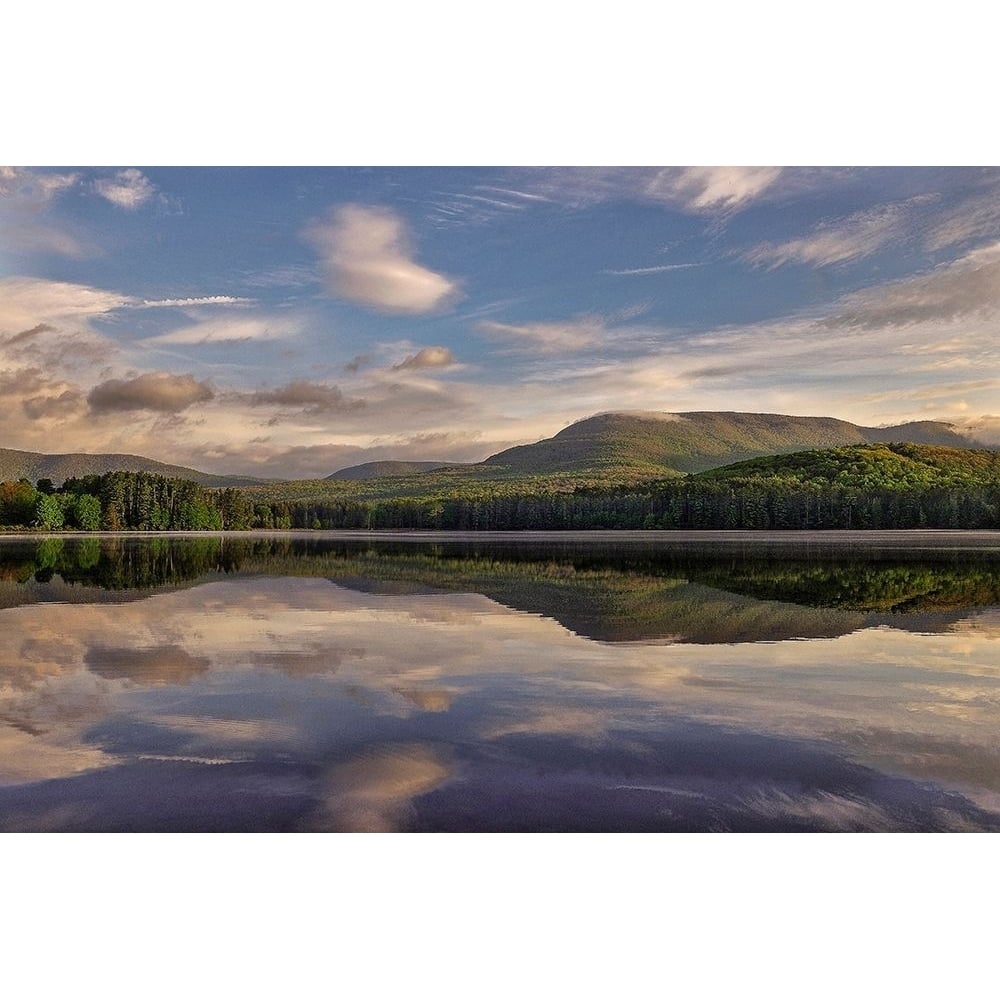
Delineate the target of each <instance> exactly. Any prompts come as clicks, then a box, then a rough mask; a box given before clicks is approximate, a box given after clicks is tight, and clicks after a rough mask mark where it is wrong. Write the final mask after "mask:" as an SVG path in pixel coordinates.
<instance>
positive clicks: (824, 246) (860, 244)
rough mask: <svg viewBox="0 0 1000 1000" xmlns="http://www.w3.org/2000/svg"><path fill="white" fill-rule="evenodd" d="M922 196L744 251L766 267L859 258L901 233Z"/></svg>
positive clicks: (820, 264) (747, 257)
mask: <svg viewBox="0 0 1000 1000" xmlns="http://www.w3.org/2000/svg"><path fill="white" fill-rule="evenodd" d="M923 200H924V199H915V200H914V201H911V202H905V203H897V204H891V205H880V206H879V207H877V208H873V209H869V210H867V211H863V212H855V213H854V214H853V215H849V216H847V217H846V218H843V219H836V220H833V221H828V222H824V223H822V224H821V225H819V226H817V227H816V228H815V229H814V230H813V231H812V232H811V233H810V234H809V235H808V236H802V237H798V238H796V239H792V240H786V241H785V242H783V243H759V244H757V246H755V247H752V248H751V249H750V250H748V251H746V252H745V253H744V254H743V259H744V260H746V261H749V262H750V263H751V264H754V265H757V266H763V267H769V268H775V267H781V266H782V265H784V264H806V265H811V266H813V267H827V266H829V265H831V264H841V263H844V262H846V261H851V260H860V259H861V258H863V257H869V256H871V255H872V254H873V253H876V252H877V251H879V250H881V249H882V248H883V247H885V246H886V245H887V244H889V243H890V242H891V241H893V240H896V239H898V238H899V237H900V236H901V235H903V234H904V232H905V229H906V223H907V220H908V215H909V211H910V209H911V208H912V207H913V206H914V204H915V203H917V202H919V201H923Z"/></svg>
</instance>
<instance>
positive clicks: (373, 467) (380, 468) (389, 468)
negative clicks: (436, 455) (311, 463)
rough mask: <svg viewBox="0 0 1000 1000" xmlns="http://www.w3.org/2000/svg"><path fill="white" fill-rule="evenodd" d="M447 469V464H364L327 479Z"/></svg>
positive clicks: (363, 477) (352, 466) (341, 471)
mask: <svg viewBox="0 0 1000 1000" xmlns="http://www.w3.org/2000/svg"><path fill="white" fill-rule="evenodd" d="M448 467H449V463H448V462H393V461H386V462H365V463H364V464H362V465H351V466H348V467H347V468H346V469H338V470H337V471H336V472H335V473H333V475H332V476H327V477H326V478H327V479H380V478H382V477H383V476H416V475H420V474H421V473H424V472H432V471H433V470H435V469H445V468H448Z"/></svg>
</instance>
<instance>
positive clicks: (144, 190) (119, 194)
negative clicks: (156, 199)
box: [94, 167, 156, 212]
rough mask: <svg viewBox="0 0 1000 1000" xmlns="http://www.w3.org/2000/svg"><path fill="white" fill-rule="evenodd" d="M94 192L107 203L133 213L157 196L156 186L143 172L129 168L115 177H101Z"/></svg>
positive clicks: (95, 184)
mask: <svg viewBox="0 0 1000 1000" xmlns="http://www.w3.org/2000/svg"><path fill="white" fill-rule="evenodd" d="M94 190H95V191H96V192H97V193H98V194H99V195H100V196H101V197H102V198H104V200H105V201H109V202H111V204H112V205H115V206H117V207H118V208H123V209H125V210H126V211H130V212H131V211H135V210H136V209H137V208H141V207H142V206H143V205H145V204H146V202H147V201H149V199H150V198H152V197H153V195H154V194H156V185H155V184H153V182H152V181H151V180H150V179H149V178H148V177H147V176H146V175H145V174H144V173H143V172H142V171H141V170H136V169H135V168H134V167H129V168H128V169H127V170H119V171H118V172H117V173H116V174H115V175H114V176H113V177H99V178H98V179H97V180H96V181H94Z"/></svg>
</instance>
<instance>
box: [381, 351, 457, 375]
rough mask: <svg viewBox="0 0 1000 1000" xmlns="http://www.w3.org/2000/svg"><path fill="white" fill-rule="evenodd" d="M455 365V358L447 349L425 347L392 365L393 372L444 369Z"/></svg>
mask: <svg viewBox="0 0 1000 1000" xmlns="http://www.w3.org/2000/svg"><path fill="white" fill-rule="evenodd" d="M454 363H455V356H454V355H453V354H452V353H451V351H449V350H448V348H447V347H425V348H423V349H422V350H419V351H417V353H416V354H411V355H410V356H409V357H408V358H406V359H405V360H403V361H400V363H399V364H398V365H393V366H392V370H393V371H397V372H398V371H404V370H406V369H408V368H445V367H447V366H448V365H453V364H454Z"/></svg>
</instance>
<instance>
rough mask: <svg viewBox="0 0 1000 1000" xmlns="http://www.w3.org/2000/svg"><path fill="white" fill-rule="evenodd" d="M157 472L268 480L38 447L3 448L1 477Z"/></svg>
mask: <svg viewBox="0 0 1000 1000" xmlns="http://www.w3.org/2000/svg"><path fill="white" fill-rule="evenodd" d="M116 471H122V472H154V473H156V474H157V475H159V476H167V477H168V478H170V479H190V480H191V481H193V482H196V483H200V484H201V485H202V486H253V485H257V484H260V483H264V482H266V481H267V480H264V479H253V478H252V477H250V476H213V475H211V474H209V473H207V472H199V471H198V470H197V469H186V468H184V466H181V465H166V464H164V463H163V462H155V461H153V459H151V458H143V457H142V456H141V455H86V454H83V453H74V454H70V455H45V454H42V453H41V452H36V451H14V450H13V449H11V448H0V481H2V480H11V479H21V478H22V477H23V478H24V479H29V480H31V482H33V483H34V482H37V481H38V480H39V479H51V480H52V481H53V482H54V483H55V484H56V485H57V486H58V485H60V484H61V483H62V482H63V480H66V479H71V478H73V477H76V476H91V475H101V474H103V473H105V472H116Z"/></svg>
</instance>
